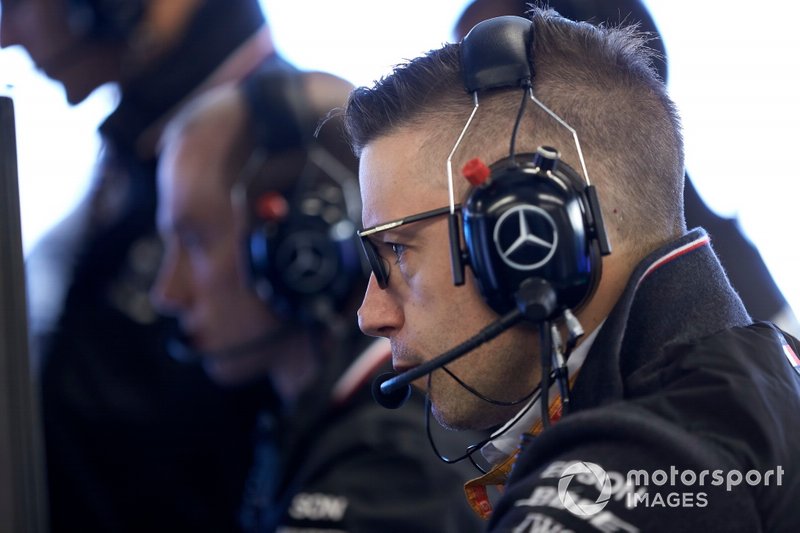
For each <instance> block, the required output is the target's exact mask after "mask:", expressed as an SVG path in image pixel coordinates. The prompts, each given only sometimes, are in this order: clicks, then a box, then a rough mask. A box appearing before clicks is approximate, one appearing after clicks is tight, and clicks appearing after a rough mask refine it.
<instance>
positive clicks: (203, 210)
mask: <svg viewBox="0 0 800 533" xmlns="http://www.w3.org/2000/svg"><path fill="white" fill-rule="evenodd" d="M351 89H352V86H351V85H350V84H349V83H347V82H346V81H344V80H342V79H340V78H337V77H335V76H333V75H330V74H326V73H322V72H300V71H297V70H295V69H292V68H291V67H290V66H288V65H271V66H270V67H269V68H266V69H264V70H263V71H260V72H258V73H256V74H254V75H252V76H250V77H249V78H248V79H247V80H245V82H244V83H243V84H242V85H226V86H224V87H222V88H220V89H217V90H213V91H210V92H208V93H206V94H205V95H202V96H201V97H200V98H198V99H196V100H195V101H193V102H192V103H190V104H189V105H188V106H187V107H186V108H185V109H184V110H183V111H182V112H181V113H180V114H179V115H177V116H176V117H175V118H174V119H173V121H171V122H170V124H169V125H168V126H167V129H166V131H165V135H164V137H163V139H162V141H163V142H162V151H161V157H160V159H159V167H158V185H159V205H158V226H159V230H160V234H161V236H162V239H163V241H164V245H165V253H164V258H163V261H162V264H161V268H160V270H159V275H158V278H157V281H156V283H155V285H154V287H153V291H152V298H153V300H154V302H155V303H156V306H157V307H158V308H159V309H160V310H161V311H163V312H165V313H168V314H174V315H175V316H177V318H178V319H179V322H180V325H181V329H182V333H183V335H182V336H181V338H180V339H179V340H180V344H181V345H182V347H181V350H182V351H183V352H184V357H190V358H195V359H196V360H198V362H200V363H201V364H202V366H203V368H204V369H205V371H206V372H207V373H208V374H209V376H210V377H211V378H212V379H213V380H214V381H215V382H217V383H219V384H220V385H222V386H238V385H241V384H242V383H247V382H253V381H256V380H258V381H263V380H264V378H266V381H267V383H265V384H264V385H263V392H264V405H263V410H262V413H261V416H260V419H259V423H258V427H257V430H256V435H255V442H256V452H255V457H256V461H255V465H254V467H253V469H252V471H251V475H250V479H249V482H248V484H247V487H246V491H245V494H244V501H243V507H242V512H241V525H242V528H243V530H245V531H253V532H267V531H352V532H361V531H381V532H398V533H401V532H407V531H415V532H417V531H420V532H422V531H429V532H431V533H440V532H453V533H456V532H458V533H460V532H468V531H478V530H480V529H482V527H481V523H480V520H478V518H477V517H475V516H474V514H473V513H472V512H471V510H470V509H469V507H468V506H467V505H466V502H465V501H464V500H463V498H461V497H460V494H459V491H460V490H461V487H462V486H463V483H464V482H465V481H466V480H467V476H466V475H465V474H464V473H463V472H459V470H457V469H453V468H452V467H450V466H448V465H445V464H444V463H442V462H441V461H440V460H439V459H438V458H436V457H435V456H434V455H433V454H431V453H430V452H429V449H428V444H427V439H426V435H425V429H424V426H423V421H424V419H423V417H422V416H421V415H420V411H419V410H414V411H406V412H403V411H387V410H385V409H383V408H382V407H380V406H378V405H377V404H376V403H375V402H374V401H373V399H372V394H371V392H370V385H371V383H372V380H373V374H374V373H375V372H376V371H377V370H379V369H381V368H384V369H388V368H387V367H388V365H389V361H390V358H391V353H390V350H389V346H388V343H386V342H385V341H384V340H383V339H380V340H377V341H376V340H375V339H372V338H370V337H367V336H364V335H363V334H362V333H361V332H360V331H359V329H358V324H357V322H356V315H355V312H356V309H357V307H358V305H359V302H360V300H361V296H362V295H363V291H364V288H365V286H366V281H367V275H366V274H367V269H366V268H364V267H365V264H364V262H363V260H362V258H361V251H360V246H359V244H358V240H357V237H356V235H355V231H356V223H355V220H356V219H357V218H358V216H359V214H360V199H359V193H358V182H357V174H356V172H357V160H356V158H355V157H354V156H353V154H352V151H351V150H350V148H349V146H348V145H347V142H346V141H345V139H344V136H343V134H342V129H341V126H342V124H341V118H340V117H334V118H331V119H329V120H327V121H326V122H324V124H322V126H321V127H320V129H319V132H318V133H317V134H315V129H317V124H318V122H319V121H322V120H323V119H324V118H325V117H326V115H327V113H328V112H329V111H330V110H332V109H334V108H336V107H341V106H342V105H343V104H344V103H345V101H346V99H347V95H348V94H349V91H350V90H351ZM177 341H178V339H176V342H177ZM415 401H416V402H417V403H418V405H419V407H420V408H421V406H422V404H421V398H417V399H416V400H415ZM442 437H447V441H449V442H450V444H454V442H453V440H452V438H453V437H454V435H452V434H450V435H445V436H442ZM458 440H459V441H461V439H458ZM459 444H460V442H459Z"/></svg>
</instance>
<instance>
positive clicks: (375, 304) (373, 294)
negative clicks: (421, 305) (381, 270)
mask: <svg viewBox="0 0 800 533" xmlns="http://www.w3.org/2000/svg"><path fill="white" fill-rule="evenodd" d="M403 322H404V316H403V309H402V307H401V306H400V305H399V304H398V302H397V301H396V299H395V297H394V296H393V294H392V291H391V290H390V289H389V290H384V289H381V288H380V287H379V286H378V282H377V280H376V279H375V275H374V274H373V275H370V278H369V283H368V284H367V290H366V292H365V293H364V300H363V301H362V302H361V307H360V308H359V310H358V326H359V327H360V328H361V331H363V332H364V333H365V334H367V335H371V336H373V337H391V336H392V335H393V334H394V333H395V332H396V331H398V330H399V329H400V328H402V327H403Z"/></svg>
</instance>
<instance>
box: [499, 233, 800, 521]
mask: <svg viewBox="0 0 800 533" xmlns="http://www.w3.org/2000/svg"><path fill="white" fill-rule="evenodd" d="M799 348H800V346H798V341H797V340H796V339H794V338H792V337H790V336H789V335H785V334H783V333H782V332H780V331H779V330H778V329H777V328H775V327H774V326H773V325H771V324H769V323H752V322H751V320H750V318H749V317H748V315H747V313H746V312H745V310H744V307H743V306H742V303H741V301H740V299H739V297H738V296H737V294H736V293H735V292H734V291H733V290H732V289H731V287H730V285H729V283H728V280H727V278H726V276H725V273H724V272H723V270H722V268H721V267H720V264H719V262H718V260H717V258H716V256H715V254H714V252H713V251H712V249H711V245H710V243H709V239H708V237H707V235H706V234H705V232H704V231H702V230H693V231H691V232H689V233H688V234H687V235H685V236H684V237H683V238H681V239H679V240H678V241H676V242H675V243H673V244H671V245H669V246H666V247H664V248H662V249H660V250H657V251H656V252H654V253H653V254H651V255H650V256H648V257H647V258H646V259H645V260H644V261H643V262H642V263H641V264H640V266H639V267H638V268H637V269H636V270H635V271H634V273H633V276H632V278H631V280H630V282H629V284H628V287H627V289H626V290H625V292H624V294H623V295H622V297H621V299H620V301H619V302H618V303H617V305H616V306H615V308H614V309H613V311H612V312H611V314H610V315H609V317H608V318H607V320H606V322H605V323H604V324H603V326H602V328H601V330H600V331H599V333H598V336H597V337H596V339H595V341H594V343H593V344H592V346H591V349H590V351H589V354H588V355H587V358H586V360H585V362H584V364H583V367H582V368H581V369H580V371H579V374H578V377H577V379H576V382H575V384H574V388H573V393H572V404H573V405H572V412H571V414H568V415H566V416H564V418H563V419H561V420H560V421H558V422H556V423H555V424H554V425H552V426H551V427H550V428H548V429H546V430H545V431H544V432H542V433H541V434H540V436H538V437H532V436H525V437H523V439H522V443H521V446H522V449H521V452H520V455H519V458H518V460H517V462H516V463H515V465H514V468H513V470H512V472H511V476H510V479H509V482H508V484H507V490H506V493H505V495H504V496H503V497H502V498H501V500H500V501H499V502H498V505H497V508H496V509H495V511H494V513H493V516H492V519H491V522H490V530H491V531H503V532H506V531H515V532H529V531H554V532H555V531H629V532H631V531H642V532H651V531H702V532H709V531H726V532H731V531H742V532H754V531H770V532H783V531H786V532H789V531H800V511H798V508H797V502H798V500H800V454H798V452H797V446H798V445H797V443H798V442H800V374H798V366H799V365H800V360H798V358H797V354H798V353H800V352H799V350H798V349H799ZM597 467H599V468H597Z"/></svg>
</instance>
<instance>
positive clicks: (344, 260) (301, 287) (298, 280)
mask: <svg viewBox="0 0 800 533" xmlns="http://www.w3.org/2000/svg"><path fill="white" fill-rule="evenodd" d="M331 189H333V188H331ZM322 192H323V195H319V196H318V195H315V194H310V193H309V194H307V195H305V196H304V198H303V199H301V200H299V201H297V202H296V203H294V205H290V206H289V209H290V211H289V212H288V214H287V216H286V217H285V218H282V219H278V218H274V219H271V220H270V219H266V218H259V219H257V220H255V221H254V222H253V223H252V224H251V229H250V232H249V234H248V237H247V243H246V246H245V249H246V252H247V254H246V255H247V258H246V262H247V264H248V267H249V276H250V281H251V285H252V286H253V287H254V289H255V291H256V293H257V294H258V295H259V296H260V297H261V299H262V300H264V301H265V302H268V303H269V304H270V306H271V307H272V308H273V309H274V310H275V311H276V312H277V313H279V314H281V315H283V316H286V317H295V318H300V319H302V320H304V321H314V320H318V317H317V316H315V315H316V313H317V311H318V310H320V309H323V308H325V309H330V308H336V307H338V306H339V305H340V304H341V303H343V301H344V300H345V299H346V298H347V297H348V296H349V295H350V293H351V291H352V288H353V286H354V284H355V283H356V282H357V280H359V279H363V276H364V270H363V266H362V260H361V256H360V250H359V243H358V239H357V235H356V226H355V224H354V223H353V222H352V221H350V220H349V218H348V217H347V212H346V210H345V207H344V206H343V205H339V204H337V203H331V196H337V195H338V192H337V191H333V190H327V193H328V194H324V192H326V189H323V191H322ZM273 194H274V193H273ZM326 197H327V198H326Z"/></svg>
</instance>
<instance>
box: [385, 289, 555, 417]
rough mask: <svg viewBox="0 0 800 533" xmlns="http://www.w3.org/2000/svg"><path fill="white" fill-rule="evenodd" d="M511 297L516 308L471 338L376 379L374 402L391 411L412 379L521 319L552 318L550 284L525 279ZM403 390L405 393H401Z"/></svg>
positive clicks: (499, 332)
mask: <svg viewBox="0 0 800 533" xmlns="http://www.w3.org/2000/svg"><path fill="white" fill-rule="evenodd" d="M514 297H515V300H516V303H517V305H516V307H515V308H514V309H512V310H511V311H509V312H508V313H506V314H505V315H503V316H501V317H500V318H499V319H498V320H496V321H494V322H492V323H491V324H489V325H488V326H486V327H485V328H483V329H482V330H481V331H480V332H478V334H477V335H475V336H474V337H470V338H469V339H467V340H466V341H464V342H462V343H461V344H459V345H458V346H456V347H455V348H452V349H450V350H448V351H446V352H445V353H443V354H442V355H440V356H438V357H436V358H434V359H431V360H430V361H428V362H426V363H423V364H421V365H419V366H418V367H415V368H412V369H411V370H408V371H406V372H403V373H402V374H399V375H397V376H393V377H389V378H388V379H386V376H385V375H384V376H380V377H379V378H378V379H377V380H376V381H375V383H373V395H374V396H375V400H376V401H377V402H378V403H379V404H381V405H383V406H384V407H387V408H390V409H395V408H397V407H399V406H400V405H402V404H403V403H405V400H406V399H407V398H408V395H409V394H410V393H411V388H410V387H411V383H412V382H413V381H414V380H417V379H419V378H421V377H422V376H425V375H427V374H430V373H431V372H433V371H434V370H437V369H439V368H441V367H443V366H444V365H446V364H447V363H449V362H451V361H453V360H455V359H458V358H459V357H461V356H463V355H466V354H467V353H469V352H470V351H472V350H474V349H475V348H477V347H478V346H480V345H481V344H483V343H485V342H488V341H490V340H492V339H494V338H495V337H497V336H498V335H500V334H501V333H503V332H504V331H506V330H507V329H509V328H511V327H512V326H514V325H515V324H516V323H517V322H519V321H521V320H522V319H526V320H530V321H532V322H541V321H543V320H548V319H550V318H552V316H553V314H554V313H555V311H556V309H557V303H558V302H557V298H556V293H555V290H553V287H552V286H551V285H550V283H548V282H547V281H545V280H543V279H541V278H530V279H527V280H525V281H524V282H523V283H522V284H521V285H520V288H519V290H518V291H517V293H516V294H515V295H514ZM403 388H405V389H406V390H405V391H403Z"/></svg>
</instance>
